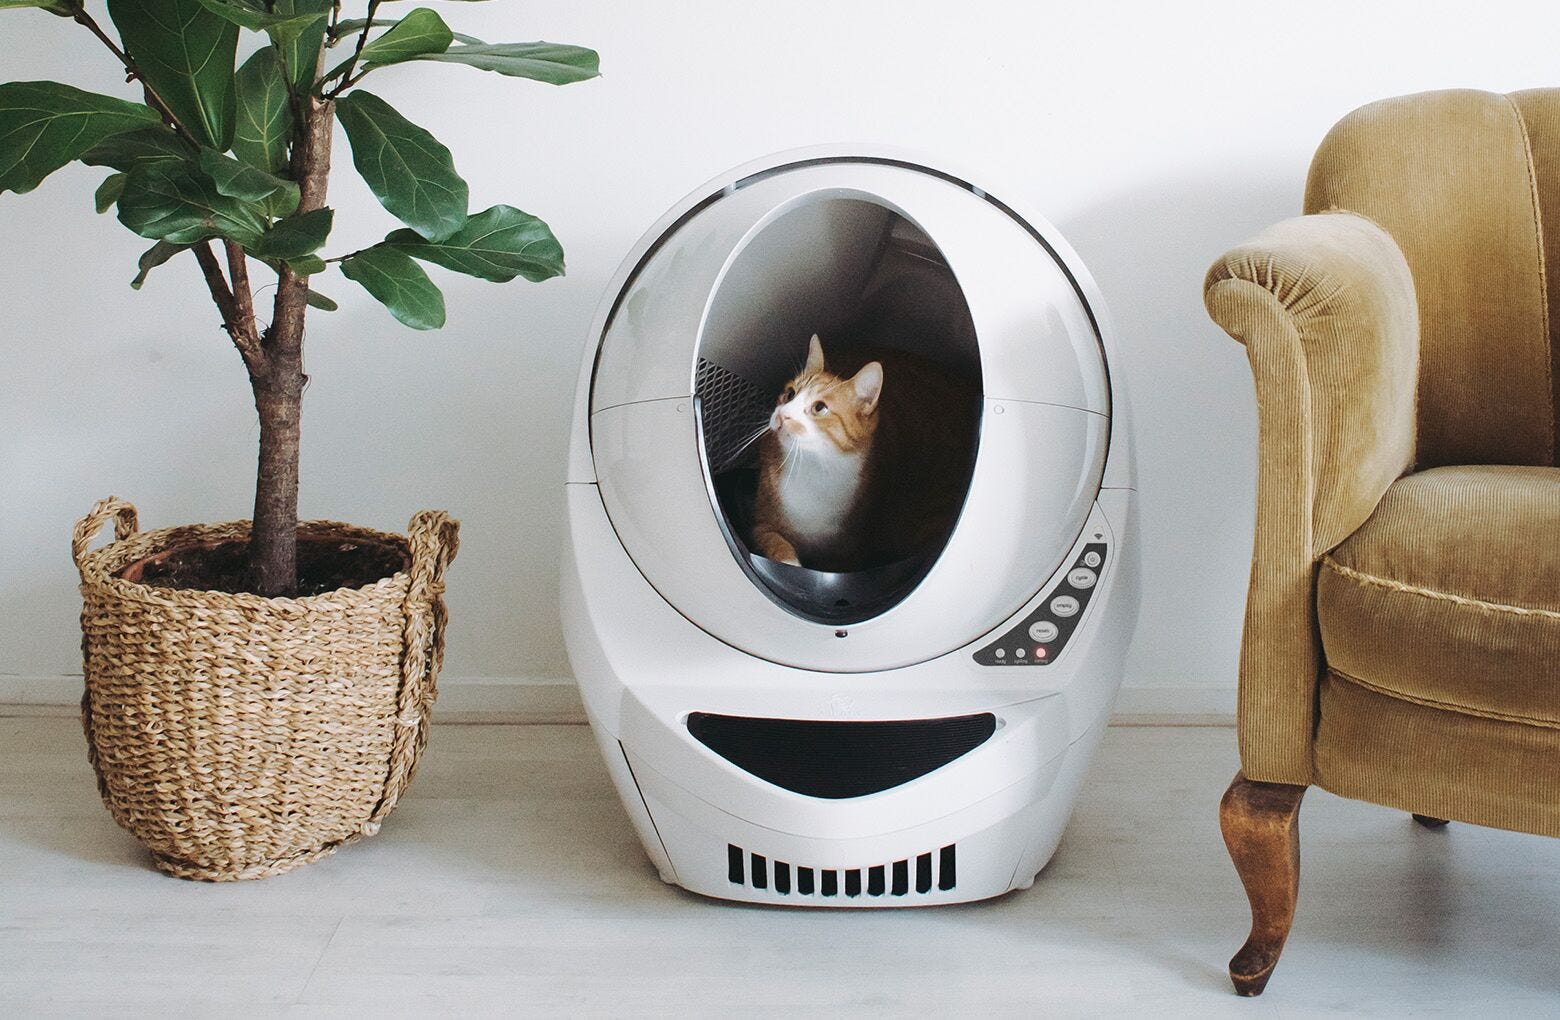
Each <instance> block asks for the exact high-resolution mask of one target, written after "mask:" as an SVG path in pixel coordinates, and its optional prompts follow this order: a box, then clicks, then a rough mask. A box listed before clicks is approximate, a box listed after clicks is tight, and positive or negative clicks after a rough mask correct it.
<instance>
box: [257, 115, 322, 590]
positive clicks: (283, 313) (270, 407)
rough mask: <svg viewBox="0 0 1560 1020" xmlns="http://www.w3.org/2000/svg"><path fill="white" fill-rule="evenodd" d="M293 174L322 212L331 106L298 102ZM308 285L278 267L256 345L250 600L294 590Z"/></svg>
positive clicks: (302, 194)
mask: <svg viewBox="0 0 1560 1020" xmlns="http://www.w3.org/2000/svg"><path fill="white" fill-rule="evenodd" d="M298 107H299V108H298V128H297V131H298V133H297V136H296V140H295V142H294V144H293V156H292V171H293V177H294V179H295V180H297V182H298V192H299V201H298V212H300V213H305V212H310V211H312V210H314V209H318V208H320V207H322V206H323V205H324V204H325V187H326V184H327V182H328V181H329V178H330V140H331V130H332V128H333V127H334V126H335V109H334V104H333V103H332V102H330V101H329V100H324V99H321V98H319V97H317V96H305V97H300V99H299V100H298ZM308 296H309V281H308V278H307V277H303V276H299V275H298V274H296V273H294V272H293V271H292V270H291V269H290V268H288V267H286V266H283V267H282V269H281V271H280V273H279V274H278V279H277V285H276V303H275V306H274V309H273V313H272V317H271V326H270V328H269V329H267V330H266V331H265V335H264V337H263V340H262V345H263V348H264V355H265V357H264V365H263V368H262V369H261V370H260V371H259V372H255V371H251V373H250V384H251V385H252V386H253V388H254V393H255V410H256V411H257V412H258V413H259V415H260V466H259V471H258V472H257V474H256V478H255V515H254V530H253V531H252V533H251V535H250V540H249V569H250V573H251V574H252V576H253V582H254V584H253V586H254V590H255V594H257V595H264V596H267V597H272V598H274V597H277V596H285V595H292V594H293V593H294V592H296V591H297V587H298V449H299V445H298V441H299V426H300V423H301V418H302V412H303V388H304V385H305V384H306V383H307V382H308V376H306V375H304V372H303V320H304V314H305V313H306V312H307V311H308Z"/></svg>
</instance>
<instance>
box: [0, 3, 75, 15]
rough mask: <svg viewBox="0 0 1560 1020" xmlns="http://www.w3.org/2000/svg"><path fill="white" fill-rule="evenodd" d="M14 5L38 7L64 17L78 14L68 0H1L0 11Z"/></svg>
mask: <svg viewBox="0 0 1560 1020" xmlns="http://www.w3.org/2000/svg"><path fill="white" fill-rule="evenodd" d="M13 7H38V8H41V9H42V10H45V11H48V12H49V13H50V14H58V15H59V16H60V17H62V18H70V17H74V16H75V14H76V12H75V11H74V10H72V9H71V6H70V3H69V2H68V0H0V11H3V10H8V9H10V8H13Z"/></svg>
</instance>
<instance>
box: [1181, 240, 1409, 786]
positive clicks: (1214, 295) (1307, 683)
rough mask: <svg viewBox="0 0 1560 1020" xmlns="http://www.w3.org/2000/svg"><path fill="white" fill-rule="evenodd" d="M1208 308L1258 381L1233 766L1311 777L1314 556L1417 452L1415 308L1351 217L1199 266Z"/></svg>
mask: <svg viewBox="0 0 1560 1020" xmlns="http://www.w3.org/2000/svg"><path fill="white" fill-rule="evenodd" d="M1203 299H1204V302H1205V304H1206V305H1207V308H1208V314H1209V315H1210V316H1212V318H1213V320H1214V321H1215V322H1217V323H1218V324H1219V325H1220V326H1222V327H1223V328H1224V330H1225V331H1226V332H1227V333H1229V334H1230V336H1232V337H1234V338H1235V339H1236V340H1239V341H1240V342H1241V343H1243V344H1245V345H1246V354H1247V357H1248V358H1249V359H1250V361H1251V371H1252V375H1253V377H1254V378H1255V382H1256V391H1257V419H1258V444H1257V449H1258V464H1257V522H1256V538H1255V542H1254V543H1253V552H1252V564H1251V584H1250V590H1249V594H1248V597H1247V602H1246V621H1245V634H1244V637H1243V639H1242V641H1241V658H1240V699H1239V712H1238V721H1239V730H1240V747H1241V762H1242V768H1243V771H1244V772H1245V774H1246V775H1247V776H1248V777H1249V778H1251V779H1255V780H1259V781H1262V782H1275V783H1299V784H1303V783H1308V782H1310V780H1311V764H1312V757H1311V738H1312V734H1313V732H1314V727H1315V715H1316V685H1317V682H1318V678H1319V676H1320V671H1321V664H1322V658H1321V654H1320V637H1319V635H1318V632H1317V624H1316V564H1317V561H1318V560H1319V559H1320V558H1321V556H1322V555H1323V554H1324V553H1326V552H1327V551H1328V550H1329V549H1331V548H1333V547H1334V546H1336V545H1337V544H1338V543H1340V542H1342V541H1343V540H1344V539H1345V538H1347V537H1349V535H1351V534H1352V533H1353V532H1354V531H1355V529H1356V528H1358V527H1359V526H1360V525H1361V524H1362V523H1364V521H1365V519H1366V518H1367V517H1369V516H1370V514H1371V512H1372V511H1373V510H1375V508H1376V504H1377V503H1378V502H1379V501H1380V499H1381V496H1382V493H1384V492H1385V491H1386V489H1387V486H1389V485H1391V484H1392V482H1393V481H1394V480H1395V479H1397V478H1398V477H1399V476H1401V475H1402V474H1403V472H1404V471H1405V470H1407V469H1408V467H1409V466H1410V465H1411V464H1412V462H1413V456H1414V431H1415V430H1414V395H1415V389H1416V381H1417V376H1418V372H1419V313H1418V306H1417V303H1416V299H1415V295H1414V281H1413V276H1412V274H1411V273H1410V271H1409V268H1408V263H1407V262H1406V261H1405V260H1404V258H1403V253H1402V252H1401V251H1400V250H1399V248H1398V246H1397V243H1396V242H1395V241H1393V239H1392V237H1391V236H1390V235H1389V234H1387V232H1386V231H1384V230H1382V229H1381V228H1380V227H1378V226H1376V225H1375V224H1374V223H1372V222H1371V221H1369V220H1367V219H1365V218H1364V217H1361V216H1356V215H1354V214H1352V213H1343V212H1338V213H1321V214H1316V215H1310V216H1301V217H1298V218H1296V219H1291V220H1285V221H1283V222H1282V223H1278V224H1276V225H1274V226H1272V227H1270V228H1268V229H1267V230H1265V231H1263V232H1262V233H1260V234H1258V235H1257V236H1256V237H1255V238H1253V239H1252V240H1250V241H1248V242H1246V243H1245V244H1242V245H1239V246H1237V247H1235V248H1233V249H1231V250H1230V251H1229V252H1228V253H1226V254H1225V255H1224V256H1223V257H1222V258H1220V259H1219V260H1218V261H1216V262H1215V263H1214V264H1213V266H1212V267H1211V268H1210V269H1209V270H1208V275H1207V278H1206V280H1205V281H1204V285H1203Z"/></svg>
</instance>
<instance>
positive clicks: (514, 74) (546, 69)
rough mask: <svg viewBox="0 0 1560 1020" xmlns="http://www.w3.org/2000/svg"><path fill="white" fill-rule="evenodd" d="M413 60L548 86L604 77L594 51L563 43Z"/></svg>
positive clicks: (470, 49) (498, 46) (501, 46)
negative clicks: (447, 64)
mask: <svg viewBox="0 0 1560 1020" xmlns="http://www.w3.org/2000/svg"><path fill="white" fill-rule="evenodd" d="M412 59H414V60H440V61H444V62H446V63H451V64H466V65H468V66H470V67H475V68H478V69H479V70H483V71H496V72H497V73H499V74H504V75H508V76H509V77H511V78H530V79H531V80H532V81H541V82H546V83H547V84H549V85H568V84H570V83H571V82H577V81H586V80H588V79H590V78H595V77H597V76H598V75H600V74H601V58H600V57H599V56H597V54H596V51H595V50H588V49H586V48H585V47H583V46H565V45H563V44H561V43H550V42H524V43H491V44H488V45H479V46H452V47H450V48H449V49H448V50H446V51H444V52H443V53H425V54H423V55H421V56H418V57H413V58H412Z"/></svg>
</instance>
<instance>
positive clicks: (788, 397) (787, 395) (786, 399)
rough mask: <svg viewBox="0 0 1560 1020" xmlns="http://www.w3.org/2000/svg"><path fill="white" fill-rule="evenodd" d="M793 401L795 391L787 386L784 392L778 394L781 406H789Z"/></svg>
mask: <svg viewBox="0 0 1560 1020" xmlns="http://www.w3.org/2000/svg"><path fill="white" fill-rule="evenodd" d="M794 399H796V390H795V389H794V388H792V387H790V386H787V387H786V388H785V392H784V393H782V394H780V403H782V404H789V403H790V402H791V401H792V400H794Z"/></svg>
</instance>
